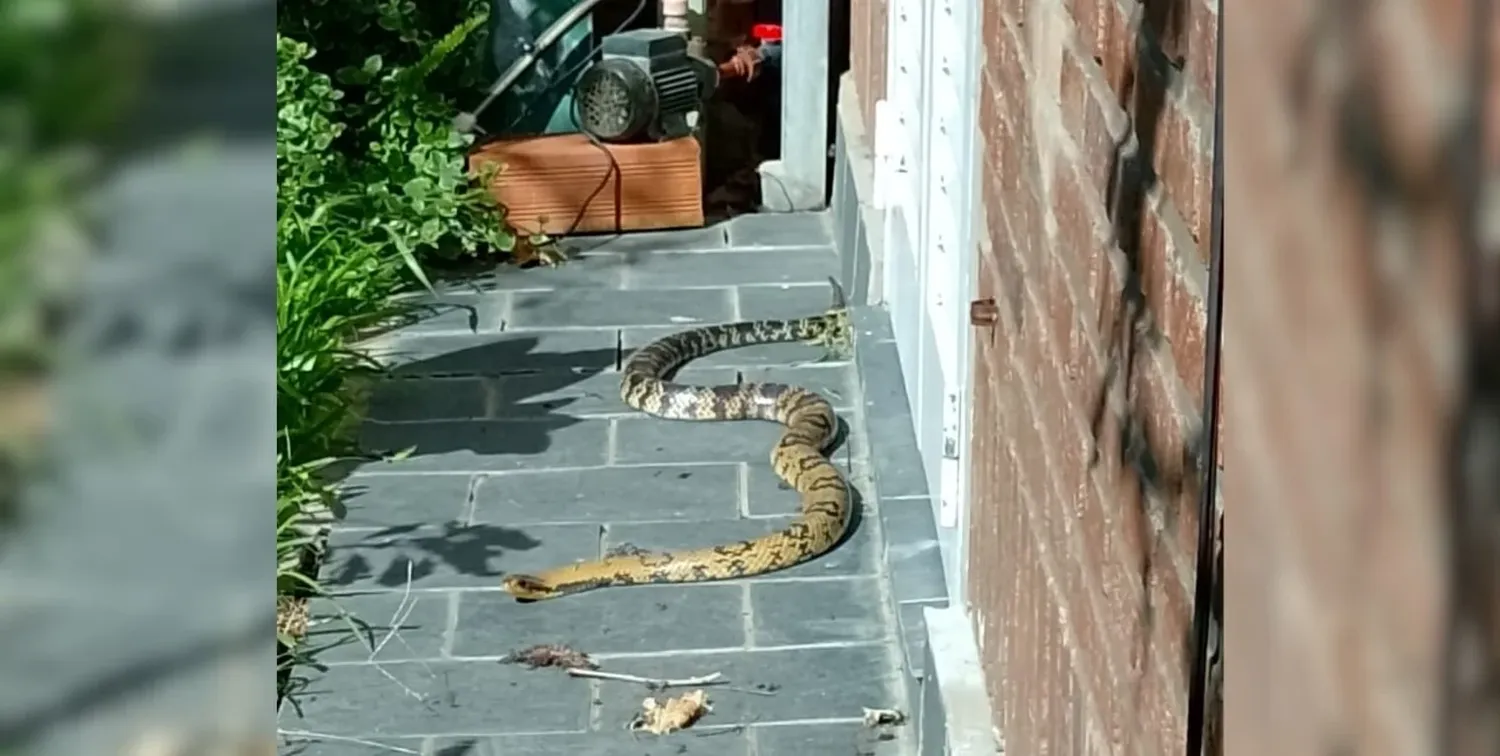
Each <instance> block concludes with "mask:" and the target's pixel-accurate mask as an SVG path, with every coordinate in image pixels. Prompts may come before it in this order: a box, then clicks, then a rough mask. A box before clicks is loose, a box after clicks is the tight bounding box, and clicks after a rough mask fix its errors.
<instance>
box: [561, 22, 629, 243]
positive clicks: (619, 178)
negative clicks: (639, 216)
mask: <svg viewBox="0 0 1500 756" xmlns="http://www.w3.org/2000/svg"><path fill="white" fill-rule="evenodd" d="M641 4H642V5H645V2H644V0H642V3H641ZM568 110H569V112H570V115H571V116H572V119H573V126H574V127H575V128H577V129H578V131H579V133H581V134H583V135H584V136H586V137H588V140H589V143H590V144H592V145H594V146H595V147H598V148H599V151H600V152H603V153H604V156H605V157H607V158H609V170H607V171H605V172H604V180H602V181H600V182H599V185H598V186H596V187H594V191H592V192H589V196H588V199H586V200H584V201H583V204H582V205H579V206H578V214H577V215H575V216H573V222H572V223H570V224H568V230H567V231H566V232H564V233H563V236H572V235H573V232H574V231H576V230H578V224H580V223H582V222H583V216H584V215H585V214H587V213H588V210H589V205H592V204H593V203H594V198H595V197H598V196H599V192H602V191H604V187H605V186H607V185H608V184H609V178H610V177H611V176H614V177H615V233H619V232H620V225H621V223H620V220H621V219H620V204H621V197H620V194H621V184H623V183H624V181H623V179H624V175H623V174H622V173H621V171H620V161H618V160H616V159H615V153H613V152H610V150H609V147H606V146H605V144H604V143H603V142H601V141H599V137H596V136H594V135H593V134H591V133H589V131H588V130H587V129H585V128H583V126H582V125H580V124H579V123H578V99H577V98H576V97H575V98H574V99H573V106H572V107H571V108H569V109H568Z"/></svg>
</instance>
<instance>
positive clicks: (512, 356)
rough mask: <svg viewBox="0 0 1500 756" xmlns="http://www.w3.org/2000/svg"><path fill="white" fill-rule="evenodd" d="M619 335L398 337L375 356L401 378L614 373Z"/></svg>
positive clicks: (606, 332)
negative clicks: (543, 372)
mask: <svg viewBox="0 0 1500 756" xmlns="http://www.w3.org/2000/svg"><path fill="white" fill-rule="evenodd" d="M619 344H620V334H619V331H617V330H616V329H613V328H597V329H589V330H571V331H523V332H514V331H513V332H509V333H498V334H459V335H452V336H415V337H412V336H397V337H395V338H393V339H388V340H383V341H381V342H380V343H378V344H375V345H373V346H372V353H373V354H374V355H376V356H377V357H379V358H380V359H381V361H382V362H384V363H385V364H387V365H389V366H391V372H392V373H393V374H395V375H398V376H413V375H501V374H505V373H529V372H534V371H538V370H548V369H552V370H557V369H562V371H560V372H563V374H564V375H566V373H565V371H566V370H567V369H568V368H582V369H585V370H605V369H612V368H614V367H615V366H616V364H617V363H618V362H619Z"/></svg>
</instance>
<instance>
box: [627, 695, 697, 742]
mask: <svg viewBox="0 0 1500 756" xmlns="http://www.w3.org/2000/svg"><path fill="white" fill-rule="evenodd" d="M710 711H713V709H712V708H711V707H710V706H709V705H708V694H707V693H705V692H703V690H702V689H701V688H700V689H698V690H695V691H693V692H691V693H685V694H683V695H680V696H676V697H674V698H668V699H666V700H665V701H658V700H657V699H655V698H648V699H646V700H644V701H642V702H641V713H640V715H639V716H637V717H636V719H635V721H634V722H632V723H631V729H632V730H645V731H646V732H649V733H651V734H653V735H665V734H667V733H669V732H676V731H678V730H685V729H687V728H688V727H691V726H692V725H693V723H694V722H696V721H698V719H699V718H700V717H702V716H703V715H704V714H707V713H708V712H710Z"/></svg>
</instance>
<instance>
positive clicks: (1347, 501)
mask: <svg viewBox="0 0 1500 756" xmlns="http://www.w3.org/2000/svg"><path fill="white" fill-rule="evenodd" d="M1320 5H1323V6H1324V8H1323V10H1324V12H1322V13H1320V12H1319V11H1318V7H1319V6H1320ZM1467 5H1468V3H1467V2H1462V1H1460V2H1446V3H1423V2H1417V0H1378V1H1377V2H1371V3H1368V4H1347V5H1346V4H1344V3H1328V4H1326V5H1325V4H1321V3H1315V2H1309V1H1304V2H1296V3H1282V4H1280V5H1278V6H1277V7H1276V9H1275V10H1272V8H1271V7H1264V8H1258V7H1245V8H1243V9H1242V10H1241V12H1238V13H1235V14H1234V17H1235V21H1234V23H1233V25H1232V26H1231V27H1227V28H1232V29H1233V31H1231V32H1230V33H1229V34H1228V36H1227V39H1226V42H1225V44H1226V53H1225V54H1226V55H1227V56H1228V57H1229V58H1230V59H1231V60H1230V61H1229V62H1228V64H1227V66H1226V76H1227V79H1226V84H1225V85H1226V87H1228V89H1229V90H1230V91H1231V92H1233V95H1232V96H1231V97H1229V98H1228V101H1227V102H1228V105H1227V111H1226V118H1227V123H1228V124H1230V126H1229V128H1228V133H1227V135H1226V138H1225V147H1226V161H1227V163H1228V164H1229V165H1231V166H1234V168H1233V169H1232V170H1230V171H1228V177H1227V183H1226V188H1225V192H1226V197H1227V207H1226V209H1227V217H1228V218H1229V219H1230V223H1229V224H1228V225H1227V226H1226V229H1227V230H1229V234H1228V236H1227V238H1226V246H1227V248H1228V249H1229V250H1231V251H1230V252H1229V253H1228V255H1227V259H1228V260H1229V262H1228V268H1227V271H1226V276H1227V280H1228V281H1229V282H1231V283H1230V284H1229V290H1230V293H1229V295H1228V297H1227V298H1226V300H1225V302H1226V308H1227V312H1226V314H1225V334H1224V343H1225V347H1224V348H1225V363H1224V365H1225V370H1226V374H1225V377H1224V382H1225V385H1227V386H1230V387H1231V388H1230V390H1229V391H1227V392H1226V393H1225V397H1224V398H1225V406H1224V414H1225V425H1226V427H1229V428H1233V432H1232V435H1231V436H1230V438H1229V439H1228V443H1229V444H1230V447H1229V449H1228V459H1229V461H1228V463H1227V464H1228V469H1229V471H1230V472H1229V473H1228V474H1227V476H1226V480H1225V490H1224V498H1225V500H1226V502H1227V503H1226V508H1227V509H1228V510H1229V514H1228V515H1227V516H1228V517H1229V518H1230V519H1233V520H1234V523H1235V532H1236V540H1235V545H1234V547H1233V549H1231V550H1230V551H1229V552H1228V553H1229V557H1228V558H1229V560H1230V563H1229V564H1228V565H1226V567H1227V577H1226V581H1227V582H1226V586H1225V594H1226V599H1225V600H1226V603H1227V606H1226V607H1225V612H1226V614H1227V615H1230V616H1233V617H1236V618H1239V617H1254V618H1256V625H1255V627H1256V628H1257V631H1256V632H1249V633H1237V634H1235V635H1233V636H1232V637H1234V641H1233V643H1232V645H1233V648H1234V651H1235V659H1234V669H1235V673H1234V675H1233V676H1232V677H1231V678H1230V682H1229V683H1228V684H1229V685H1231V686H1232V687H1233V688H1235V692H1234V693H1233V694H1231V695H1227V696H1226V702H1227V705H1228V706H1229V707H1230V708H1229V709H1228V711H1226V717H1227V719H1226V733H1227V735H1226V737H1227V740H1226V745H1227V746H1228V748H1229V749H1230V750H1231V751H1233V752H1236V753H1329V754H1337V753H1344V754H1372V755H1374V754H1431V753H1436V750H1435V749H1434V735H1435V733H1436V732H1437V731H1438V730H1439V729H1442V728H1446V727H1448V725H1446V724H1444V723H1442V721H1441V720H1440V719H1439V716H1440V715H1439V714H1438V706H1439V700H1440V698H1439V691H1440V689H1441V685H1442V682H1441V676H1440V674H1439V669H1440V662H1441V659H1442V647H1443V645H1444V641H1443V633H1444V615H1445V614H1446V612H1447V607H1446V606H1445V596H1446V594H1447V585H1446V583H1447V579H1448V577H1447V565H1446V561H1445V560H1446V556H1445V549H1444V544H1445V541H1446V539H1447V537H1448V534H1447V532H1446V529H1447V527H1448V526H1447V524H1446V518H1445V517H1444V508H1445V506H1446V505H1445V499H1446V498H1447V496H1448V492H1447V491H1446V490H1445V486H1444V476H1445V473H1446V471H1445V467H1446V465H1447V464H1448V461H1449V458H1450V456H1452V452H1451V451H1449V450H1448V446H1447V443H1446V442H1447V439H1446V438H1445V436H1446V433H1447V420H1448V418H1449V417H1450V415H1452V414H1453V413H1454V412H1455V409H1454V406H1453V402H1454V400H1455V390H1456V386H1457V381H1458V378H1459V374H1458V356H1459V353H1460V352H1459V348H1460V347H1459V341H1458V339H1457V338H1456V335H1457V333H1456V332H1457V328H1458V320H1457V318H1458V315H1459V313H1458V308H1457V306H1456V305H1457V303H1458V302H1459V296H1458V294H1459V286H1458V284H1459V281H1460V276H1461V274H1460V273H1459V268H1458V263H1457V245H1456V233H1455V229H1456V225H1455V224H1456V218H1455V215H1454V213H1455V209H1456V199H1457V198H1456V196H1455V194H1454V187H1453V186H1452V180H1453V179H1454V178H1455V177H1456V173H1455V172H1453V171H1451V170H1450V168H1451V165H1444V164H1443V162H1442V160H1441V156H1442V152H1443V149H1444V142H1445V141H1447V140H1448V139H1449V136H1450V134H1451V130H1450V129H1451V124H1452V121H1451V120H1450V115H1451V111H1449V110H1447V109H1446V106H1447V105H1448V104H1449V103H1460V102H1461V101H1462V99H1461V94H1462V90H1460V89H1458V88H1457V87H1458V86H1459V82H1460V80H1459V79H1458V77H1457V75H1456V71H1457V68H1458V64H1459V62H1460V60H1461V55H1462V53H1463V50H1464V48H1465V40H1464V38H1463V35H1464V32H1465V30H1466V29H1467V27H1468V24H1467V23H1466V22H1465V21H1464V18H1465V15H1466V14H1467V13H1468V12H1469V11H1468V8H1467ZM1265 61H1281V62H1283V63H1282V64H1280V65H1264V64H1263V63H1264V62H1265ZM1492 91H1496V90H1492ZM1450 96H1454V97H1452V99H1450ZM1340 115H1342V116H1343V117H1340ZM1493 117H1494V115H1493V114H1492V115H1491V118H1493ZM1240 219H1248V220H1240ZM1237 226H1238V228H1237ZM1490 286H1492V287H1496V288H1492V289H1491V290H1500V282H1495V283H1491V284H1490ZM1289 334H1290V335H1292V336H1293V337H1292V338H1289V337H1288V335H1289ZM1494 464H1495V463H1494V462H1493V461H1490V462H1489V463H1488V465H1494ZM1492 564H1493V563H1492ZM1492 642H1500V641H1494V640H1492ZM1493 652H1494V651H1493V649H1491V653H1493ZM1469 666H1470V667H1471V668H1473V660H1472V659H1471V661H1470V663H1469ZM1491 706H1493V704H1492V705H1491ZM1488 716H1489V718H1491V719H1494V718H1495V716H1496V714H1495V713H1494V712H1493V709H1492V712H1491V713H1490V714H1489V715H1488ZM1496 747H1497V746H1496V745H1495V744H1494V743H1491V744H1490V745H1489V746H1485V747H1481V748H1472V747H1471V748H1470V749H1468V750H1461V751H1457V752H1455V753H1465V754H1467V753H1476V754H1477V753H1495V752H1496V751H1495V748H1496Z"/></svg>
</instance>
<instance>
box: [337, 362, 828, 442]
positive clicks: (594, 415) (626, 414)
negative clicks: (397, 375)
mask: <svg viewBox="0 0 1500 756" xmlns="http://www.w3.org/2000/svg"><path fill="white" fill-rule="evenodd" d="M733 369H734V368H727V370H733ZM699 370H702V368H699ZM740 372H743V369H741V371H740ZM481 377H485V378H488V377H491V376H481ZM401 380H412V379H409V378H403V379H401ZM839 401H843V400H839ZM833 408H834V410H835V411H838V412H846V413H851V414H852V408H851V407H840V406H838V405H836V404H835V405H834V407H833ZM550 417H570V418H576V419H578V420H618V419H631V418H639V417H641V415H640V413H638V412H635V411H634V410H628V409H627V410H600V411H597V412H576V413H570V412H555V413H551V415H550ZM365 422H368V423H369V424H371V425H389V426H403V425H433V424H437V423H477V422H502V423H504V422H521V423H527V422H544V421H543V420H542V419H540V418H537V417H536V416H532V415H500V414H496V415H493V416H489V415H486V416H484V417H429V418H423V419H420V420H376V419H373V418H371V419H368V420H366V421H365ZM844 446H845V449H848V448H849V447H850V445H849V444H845V445H844Z"/></svg>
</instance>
